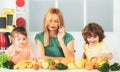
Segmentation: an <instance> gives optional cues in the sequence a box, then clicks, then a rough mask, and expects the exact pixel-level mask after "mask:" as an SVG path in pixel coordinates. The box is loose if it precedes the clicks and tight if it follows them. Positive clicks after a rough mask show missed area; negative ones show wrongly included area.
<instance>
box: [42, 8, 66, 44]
mask: <svg viewBox="0 0 120 72" xmlns="http://www.w3.org/2000/svg"><path fill="white" fill-rule="evenodd" d="M52 14H56V15H57V16H58V18H59V20H60V25H59V26H60V27H61V26H62V27H65V25H64V19H63V15H62V12H61V11H60V10H59V9H58V8H50V9H49V10H48V11H47V13H46V14H45V17H44V27H43V28H44V29H43V30H44V46H48V45H49V43H50V40H49V38H50V36H49V32H48V28H47V24H48V19H49V18H50V16H51V15H52Z"/></svg>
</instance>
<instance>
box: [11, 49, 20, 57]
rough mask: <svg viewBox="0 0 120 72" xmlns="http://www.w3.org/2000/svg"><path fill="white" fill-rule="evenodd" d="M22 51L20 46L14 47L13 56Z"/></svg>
mask: <svg viewBox="0 0 120 72" xmlns="http://www.w3.org/2000/svg"><path fill="white" fill-rule="evenodd" d="M20 51H21V49H19V48H16V49H14V51H13V52H12V54H11V56H12V57H13V56H14V55H16V54H18V53H19V52H20Z"/></svg>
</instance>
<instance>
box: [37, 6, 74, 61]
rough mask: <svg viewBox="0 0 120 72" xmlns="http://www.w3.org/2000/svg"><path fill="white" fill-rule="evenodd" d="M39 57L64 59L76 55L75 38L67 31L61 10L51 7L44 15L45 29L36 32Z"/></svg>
mask: <svg viewBox="0 0 120 72" xmlns="http://www.w3.org/2000/svg"><path fill="white" fill-rule="evenodd" d="M35 42H36V47H37V53H38V54H37V57H38V58H45V59H62V58H68V57H73V58H74V57H75V56H74V38H73V36H72V35H71V34H69V33H67V32H65V25H64V20H63V16H62V13H61V11H60V10H59V9H58V8H50V9H49V10H48V11H47V13H46V15H45V17H44V31H43V32H40V33H38V34H36V36H35Z"/></svg>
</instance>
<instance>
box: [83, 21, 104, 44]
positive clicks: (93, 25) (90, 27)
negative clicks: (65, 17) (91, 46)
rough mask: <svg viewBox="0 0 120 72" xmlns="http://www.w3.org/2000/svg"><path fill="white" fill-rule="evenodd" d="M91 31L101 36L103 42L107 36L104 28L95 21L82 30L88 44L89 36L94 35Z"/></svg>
mask: <svg viewBox="0 0 120 72" xmlns="http://www.w3.org/2000/svg"><path fill="white" fill-rule="evenodd" d="M91 33H93V34H94V35H98V36H99V42H101V41H102V40H103V39H104V38H105V35H104V30H103V29H102V27H101V26H100V25H99V24H97V23H94V22H93V23H89V24H87V25H86V26H85V28H84V29H83V30H82V36H83V38H84V40H85V42H86V43H87V44H88V41H87V37H88V36H92V35H91Z"/></svg>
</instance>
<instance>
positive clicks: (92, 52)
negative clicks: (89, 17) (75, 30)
mask: <svg viewBox="0 0 120 72" xmlns="http://www.w3.org/2000/svg"><path fill="white" fill-rule="evenodd" d="M82 36H83V38H84V40H85V44H84V45H83V48H84V54H83V58H85V59H88V60H90V59H91V58H93V57H97V58H99V57H102V58H103V59H112V53H111V52H110V50H109V49H108V47H107V46H106V45H105V44H104V42H103V39H104V37H105V35H104V31H103V29H102V27H101V26H99V25H98V24H96V23H89V24H88V25H86V26H85V28H84V29H83V30H82Z"/></svg>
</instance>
